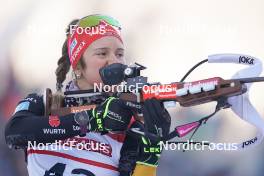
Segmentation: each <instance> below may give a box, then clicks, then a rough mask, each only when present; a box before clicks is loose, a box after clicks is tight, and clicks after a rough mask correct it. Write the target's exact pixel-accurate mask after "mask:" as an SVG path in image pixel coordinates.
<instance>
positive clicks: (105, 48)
mask: <svg viewBox="0 0 264 176" xmlns="http://www.w3.org/2000/svg"><path fill="white" fill-rule="evenodd" d="M107 49H109V48H108V47H104V48H96V49H94V50H95V51H97V50H107ZM117 50H122V51H124V48H117Z"/></svg>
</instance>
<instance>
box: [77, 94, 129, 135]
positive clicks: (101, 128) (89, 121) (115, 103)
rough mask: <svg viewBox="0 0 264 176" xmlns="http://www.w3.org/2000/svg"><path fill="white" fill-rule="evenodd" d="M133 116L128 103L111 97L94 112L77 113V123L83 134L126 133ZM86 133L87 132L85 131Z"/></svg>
mask: <svg viewBox="0 0 264 176" xmlns="http://www.w3.org/2000/svg"><path fill="white" fill-rule="evenodd" d="M132 116H133V112H132V110H131V107H129V106H127V104H126V102H125V101H123V100H121V99H118V98H115V97H109V98H108V99H106V100H105V102H103V104H102V105H100V106H98V107H96V108H95V109H93V110H88V111H83V112H80V113H76V115H75V121H76V122H77V123H78V124H79V125H80V127H81V131H82V130H83V132H81V133H86V132H87V131H98V132H107V131H125V130H126V129H127V126H128V124H129V122H130V120H131V117H132ZM84 128H85V129H87V130H86V132H85V129H84Z"/></svg>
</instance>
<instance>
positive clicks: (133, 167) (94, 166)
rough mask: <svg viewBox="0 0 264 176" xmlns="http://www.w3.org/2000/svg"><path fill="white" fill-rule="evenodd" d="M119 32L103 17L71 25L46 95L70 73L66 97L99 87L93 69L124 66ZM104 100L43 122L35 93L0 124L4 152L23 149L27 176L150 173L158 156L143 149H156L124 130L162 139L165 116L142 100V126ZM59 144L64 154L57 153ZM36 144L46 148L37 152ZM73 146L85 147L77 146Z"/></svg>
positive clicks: (66, 103)
mask: <svg viewBox="0 0 264 176" xmlns="http://www.w3.org/2000/svg"><path fill="white" fill-rule="evenodd" d="M120 32H121V26H120V24H119V23H118V21H117V20H115V19H113V18H112V17H109V16H105V15H90V16H86V17H84V18H82V19H80V20H73V21H72V22H71V23H70V25H69V26H68V29H67V36H66V40H65V42H64V44H63V47H62V56H61V58H60V59H59V60H58V67H57V69H56V77H57V90H58V92H57V93H56V95H54V97H56V96H57V97H60V96H59V95H60V93H61V92H62V83H63V82H64V80H65V78H66V75H67V73H68V72H69V70H70V67H72V68H73V73H74V75H75V78H74V79H72V80H71V81H70V82H69V83H68V84H67V86H66V91H73V90H89V89H93V85H94V84H95V83H97V84H99V83H102V80H101V77H100V75H99V69H100V68H102V67H104V66H108V65H111V64H113V63H121V64H125V58H124V44H123V40H122V38H121V35H120ZM104 98H105V100H104V101H102V102H101V104H100V105H98V106H97V107H96V108H94V109H91V110H86V111H82V112H79V113H70V114H68V115H65V116H56V115H55V116H54V115H50V116H48V115H47V116H45V102H44V101H43V100H44V98H43V95H38V94H36V93H33V94H29V95H28V96H27V97H26V98H25V99H23V100H22V101H20V102H19V103H18V105H17V107H16V109H15V112H14V114H13V116H12V118H11V119H10V120H9V122H8V123H7V125H6V128H5V137H6V142H7V144H8V145H9V146H10V147H12V148H16V149H23V150H24V151H25V155H26V162H27V169H28V173H29V175H30V176H65V175H67V176H68V175H87V176H95V175H96V176H117V175H122V176H128V175H134V176H154V175H156V168H157V165H158V159H159V153H157V152H150V150H146V149H147V147H153V146H155V145H156V146H157V141H155V142H154V141H152V140H150V139H149V138H147V137H145V136H138V135H132V134H131V133H128V132H127V131H128V129H129V128H131V127H137V128H138V129H142V127H144V128H145V129H144V130H145V131H146V129H147V131H148V132H150V133H153V134H155V135H162V134H160V131H162V133H163V135H164V134H166V133H168V132H169V127H170V116H169V114H168V113H167V111H166V110H165V109H164V108H163V106H162V105H161V104H160V102H158V101H157V100H154V99H150V100H147V101H146V102H145V103H144V104H142V109H143V116H144V118H148V120H147V122H148V123H146V120H145V124H144V125H143V126H142V121H139V120H135V118H134V114H135V110H133V108H131V107H130V106H128V105H127V104H126V102H125V101H123V100H121V99H119V98H115V97H104ZM55 99H56V98H55ZM61 106H63V107H72V106H78V102H77V101H76V99H75V98H70V99H69V98H64V99H63V104H62V105H61ZM98 119H99V120H98ZM115 131H118V132H115ZM57 141H59V143H55V142H57ZM29 143H30V144H31V145H29ZM66 143H67V145H66V148H65V145H64V147H63V148H59V147H58V145H59V144H66ZM38 144H49V145H46V147H45V149H43V148H41V147H40V145H38ZM80 144H82V146H85V147H83V148H80V146H81V145H80ZM34 145H35V146H34ZM56 146H57V148H56ZM67 147H68V148H67ZM146 151H147V152H146Z"/></svg>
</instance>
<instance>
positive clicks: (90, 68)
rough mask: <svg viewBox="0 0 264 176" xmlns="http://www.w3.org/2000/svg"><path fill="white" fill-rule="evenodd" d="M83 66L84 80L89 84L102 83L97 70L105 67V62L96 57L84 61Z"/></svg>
mask: <svg viewBox="0 0 264 176" xmlns="http://www.w3.org/2000/svg"><path fill="white" fill-rule="evenodd" d="M85 64H86V69H85V72H84V77H85V78H86V80H87V81H88V82H89V83H90V84H93V83H100V82H102V80H101V77H100V74H99V69H100V68H102V67H103V66H105V65H106V61H104V60H102V59H99V58H96V57H91V58H89V59H87V60H86V62H85Z"/></svg>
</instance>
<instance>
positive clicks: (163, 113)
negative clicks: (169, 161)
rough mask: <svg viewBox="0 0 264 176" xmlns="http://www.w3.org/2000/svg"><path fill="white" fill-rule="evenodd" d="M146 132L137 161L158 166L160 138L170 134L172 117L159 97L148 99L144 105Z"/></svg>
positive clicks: (142, 138)
mask: <svg viewBox="0 0 264 176" xmlns="http://www.w3.org/2000/svg"><path fill="white" fill-rule="evenodd" d="M142 112H143V116H144V132H145V136H142V137H141V140H140V147H139V155H138V156H139V157H138V160H137V163H139V164H144V165H148V166H154V167H156V166H157V165H158V160H159V157H160V153H161V151H160V145H159V142H160V139H161V138H162V137H163V136H166V135H168V134H169V130H170V124H171V117H170V115H169V113H168V111H167V110H166V109H165V108H164V107H163V104H161V102H160V101H158V100H157V99H154V98H153V99H147V100H146V101H145V102H144V105H143V109H142Z"/></svg>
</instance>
